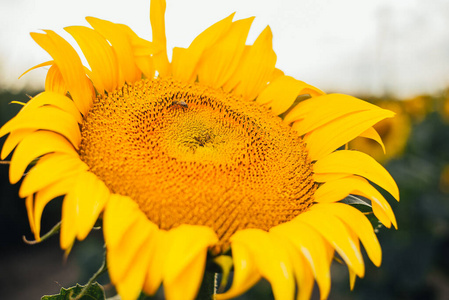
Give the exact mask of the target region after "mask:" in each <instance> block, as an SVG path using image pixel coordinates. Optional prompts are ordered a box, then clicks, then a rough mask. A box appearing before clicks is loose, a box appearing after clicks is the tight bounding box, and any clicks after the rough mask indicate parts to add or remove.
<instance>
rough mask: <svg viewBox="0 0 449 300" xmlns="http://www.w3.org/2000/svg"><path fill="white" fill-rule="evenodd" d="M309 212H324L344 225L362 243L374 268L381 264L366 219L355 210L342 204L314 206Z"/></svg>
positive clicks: (372, 231)
mask: <svg viewBox="0 0 449 300" xmlns="http://www.w3.org/2000/svg"><path fill="white" fill-rule="evenodd" d="M311 210H324V211H326V212H327V213H329V214H332V215H334V216H336V217H337V218H339V219H340V220H341V221H343V222H344V223H346V224H347V225H348V227H349V228H350V229H351V230H352V231H354V233H355V234H356V236H357V237H358V238H359V239H360V241H361V242H362V243H363V246H364V247H365V249H366V252H367V253H368V256H369V258H370V259H371V261H372V262H373V263H374V265H376V266H380V263H381V262H382V250H381V249H380V245H379V241H378V240H377V237H376V235H375V233H374V230H373V226H372V225H371V223H370V222H369V221H368V219H367V218H366V217H365V216H364V215H363V213H361V212H360V211H358V210H357V209H356V208H354V207H352V206H350V205H347V204H343V203H331V204H328V203H326V204H325V203H323V204H315V205H313V206H312V208H311Z"/></svg>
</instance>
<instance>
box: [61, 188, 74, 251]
mask: <svg viewBox="0 0 449 300" xmlns="http://www.w3.org/2000/svg"><path fill="white" fill-rule="evenodd" d="M77 221H78V220H77V217H76V198H75V195H74V194H73V193H71V190H69V191H68V192H67V194H66V195H65V197H64V200H63V202H62V214H61V239H60V241H59V243H60V246H61V249H63V250H67V251H70V249H71V248H72V245H73V243H74V242H75V237H76V228H77ZM66 253H67V252H66Z"/></svg>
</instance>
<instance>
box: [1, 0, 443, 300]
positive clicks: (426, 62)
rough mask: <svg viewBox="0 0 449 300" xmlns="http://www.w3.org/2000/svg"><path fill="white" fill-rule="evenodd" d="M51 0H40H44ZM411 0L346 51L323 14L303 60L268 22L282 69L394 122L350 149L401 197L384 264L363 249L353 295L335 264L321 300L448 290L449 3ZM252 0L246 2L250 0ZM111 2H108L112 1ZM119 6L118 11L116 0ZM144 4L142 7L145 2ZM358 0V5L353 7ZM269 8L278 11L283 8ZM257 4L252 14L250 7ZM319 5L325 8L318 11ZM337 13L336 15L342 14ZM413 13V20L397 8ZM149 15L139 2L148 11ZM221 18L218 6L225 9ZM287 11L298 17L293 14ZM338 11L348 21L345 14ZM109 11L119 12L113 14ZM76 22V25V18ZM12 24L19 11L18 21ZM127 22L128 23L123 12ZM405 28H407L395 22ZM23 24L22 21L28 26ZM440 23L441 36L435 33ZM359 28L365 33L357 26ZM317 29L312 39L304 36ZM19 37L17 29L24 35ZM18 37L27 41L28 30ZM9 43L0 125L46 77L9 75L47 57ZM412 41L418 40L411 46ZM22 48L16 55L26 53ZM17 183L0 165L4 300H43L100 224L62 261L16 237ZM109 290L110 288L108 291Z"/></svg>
mask: <svg viewBox="0 0 449 300" xmlns="http://www.w3.org/2000/svg"><path fill="white" fill-rule="evenodd" d="M0 1H1V2H0V8H1V9H3V12H2V13H0V16H2V14H3V15H5V18H6V13H5V12H6V10H4V9H5V8H7V6H8V5H7V3H6V1H5V0H0ZM168 1H169V0H168ZM18 2H25V6H24V7H27V9H26V10H24V13H26V14H29V15H30V16H34V15H35V14H36V13H35V12H33V11H32V10H33V8H36V7H38V5H37V4H36V2H34V1H18ZM50 2H51V1H44V2H43V3H46V4H47V5H50V4H49V3H50ZM112 2H113V3H115V2H114V1H112ZM194 2H195V1H194ZM196 2H198V1H196ZM234 2H235V3H234ZM234 2H233V3H231V4H229V5H228V6H229V7H228V8H226V9H228V10H229V11H230V12H232V11H235V10H239V7H236V6H238V5H240V4H238V3H237V2H238V1H234ZM240 2H242V1H240ZM250 2H251V1H250ZM309 2H310V1H305V3H309ZM318 2H319V3H321V6H320V5H318V6H314V7H312V8H313V9H311V10H310V7H306V9H305V10H307V9H309V12H310V14H311V15H310V14H309V16H308V17H305V18H306V20H307V21H308V22H312V23H313V20H316V17H317V16H319V15H320V13H319V12H318V11H319V10H320V9H324V11H325V12H326V11H328V10H325V6H326V5H328V4H329V2H328V1H318ZM379 2H382V3H386V2H384V1H379ZM407 2H408V4H407V5H409V6H407V5H406V4H404V3H405V2H404V1H398V2H396V3H402V4H403V6H395V7H391V6H388V5H389V4H388V5H384V6H380V7H379V8H378V9H377V10H376V11H375V13H374V16H375V22H374V24H375V26H376V28H377V29H376V30H375V32H377V34H375V35H374V39H371V40H369V41H367V42H366V44H364V45H365V46H360V47H359V46H355V47H352V48H351V50H347V51H346V50H345V51H346V52H345V51H344V50H343V49H346V48H338V47H339V46H341V45H343V44H344V45H345V46H347V45H352V44H354V45H360V43H358V42H359V41H358V40H360V39H359V36H358V35H357V34H356V32H354V33H353V36H352V38H346V37H344V38H343V37H341V36H340V39H338V38H337V39H334V40H331V41H329V37H330V36H332V35H333V34H334V33H335V34H336V36H337V37H338V31H339V30H338V28H334V30H333V28H332V26H334V25H335V26H338V24H336V23H335V24H331V23H329V24H328V25H327V27H325V28H327V31H328V32H325V31H319V32H316V33H310V32H309V33H308V34H307V37H309V38H311V42H310V44H309V45H308V46H307V47H304V45H303V44H301V43H300V42H299V41H298V42H297V44H298V48H296V50H297V51H300V49H301V47H304V48H307V50H305V52H306V54H307V51H310V48H312V49H316V50H315V51H316V52H317V56H315V57H314V56H310V55H312V53H309V54H310V55H309V56H307V55H304V56H301V55H300V57H301V59H296V60H295V58H291V59H290V58H289V59H290V60H286V59H285V55H287V56H288V55H289V53H290V52H292V48H295V47H292V46H291V45H295V44H294V43H293V42H291V43H292V44H290V45H286V46H284V45H281V46H280V45H279V44H276V41H277V40H276V35H277V34H280V38H279V40H281V42H282V40H283V39H284V38H285V37H286V36H287V37H289V38H290V40H291V41H292V39H293V38H294V37H296V36H299V37H300V36H301V34H300V32H298V31H296V30H293V31H291V32H287V33H286V32H283V31H282V29H285V28H286V27H285V26H289V25H285V24H284V25H283V26H284V27H281V26H280V25H279V24H278V23H277V24H274V25H273V26H272V28H273V31H274V35H275V40H274V43H275V45H277V46H276V47H275V50H276V51H277V54H278V56H279V58H280V59H281V58H282V55H284V58H283V59H284V60H281V61H280V64H281V66H280V67H283V66H287V67H286V68H283V69H284V70H285V69H287V70H286V73H288V74H289V75H293V76H295V77H297V78H298V79H300V80H304V81H306V82H308V83H311V84H314V85H316V86H318V87H319V88H321V89H323V90H325V91H326V92H343V93H349V94H351V95H354V96H357V97H359V98H362V99H365V100H367V101H370V102H372V103H375V104H377V105H379V106H381V107H384V108H387V109H390V110H393V111H395V112H396V114H397V115H396V117H395V118H394V119H389V120H385V121H383V122H381V123H379V124H378V125H377V126H376V129H377V130H378V131H379V133H380V135H381V136H382V138H383V139H384V142H385V146H386V154H384V153H383V152H382V149H381V148H380V146H379V145H377V144H375V143H371V142H370V141H368V140H366V139H363V138H358V139H356V140H354V141H353V142H352V143H351V147H352V148H355V149H359V150H362V151H366V152H368V153H370V154H371V155H373V156H374V157H375V158H376V159H378V160H379V161H381V163H382V164H383V165H384V166H385V167H386V168H387V169H388V170H389V171H390V173H391V174H392V175H393V177H394V178H395V180H396V181H397V183H398V185H399V188H400V192H401V202H400V203H395V202H394V201H390V204H391V205H392V207H393V210H394V212H395V214H396V217H397V220H398V226H399V229H398V230H394V229H386V228H380V230H379V234H378V238H379V240H380V243H381V245H382V250H383V262H382V265H381V267H380V268H376V267H374V266H373V265H372V263H371V262H370V261H369V260H368V258H367V257H366V255H365V262H366V266H367V270H366V275H365V278H363V279H357V282H356V285H355V289H354V291H353V292H350V291H349V279H348V273H347V269H346V267H344V266H341V265H339V264H338V263H334V265H333V267H332V273H333V275H332V290H331V294H330V297H329V299H348V300H351V299H387V300H389V299H416V300H418V299H439V300H445V299H449V32H448V30H447V28H449V27H448V26H447V25H449V22H448V21H447V20H449V18H447V17H448V16H447V14H446V15H444V14H443V12H442V11H444V9H447V10H446V11H447V12H448V13H449V6H448V5H447V3H446V2H444V1H438V0H435V1H431V2H429V5H421V6H416V5H415V4H416V3H417V1H407ZM252 3H253V6H254V3H255V2H254V1H252ZM261 3H262V4H260V6H257V9H258V10H261V7H263V6H264V5H265V6H266V7H269V6H268V5H266V1H262V2H261ZM264 3H265V4H264ZM283 3H284V2H283ZM350 3H355V2H354V1H352V2H351V1H349V0H348V1H346V0H345V1H343V2H342V3H341V5H342V6H343V9H342V11H343V10H349V9H351V8H354V7H353V6H351V5H350ZM233 4H235V5H234V6H233ZM284 4H285V7H286V8H284V10H283V11H281V13H280V14H281V15H282V14H284V15H285V14H288V13H287V11H288V10H289V9H288V5H289V4H291V5H292V6H293V8H294V9H293V10H292V11H295V12H298V13H302V15H300V16H302V17H303V18H304V16H305V15H306V12H301V10H300V9H298V4H297V3H296V4H295V3H293V2H289V1H286V2H285V3H284ZM402 4H401V5H402ZM26 5H28V6H26ZM30 5H31V6H30ZM43 5H44V4H43ZM308 5H312V4H310V3H309V4H308ZM329 5H330V4H329ZM414 5H415V6H414ZM112 6H113V7H114V4H113V5H112ZM115 6H116V8H118V5H115ZM148 6H149V5H147V4H146V6H145V7H148ZM209 6H210V5H209ZM424 6H425V7H424ZM209 8H210V9H212V7H208V9H209ZM355 8H356V9H357V8H358V9H360V7H359V6H356V7H355ZM60 9H61V8H60ZM169 9H172V10H174V9H176V6H175V5H172V6H171V7H170V6H169ZM219 9H222V8H219ZM277 9H278V10H279V7H277ZM296 9H298V10H297V11H296ZM328 9H329V8H328ZM247 10H248V11H251V10H250V9H247ZM0 11H2V10H0ZM258 12H259V11H257V12H253V14H255V15H258ZM325 12H324V13H323V14H325V15H326V13H325ZM81 13H82V14H83V16H84V15H90V14H94V12H92V13H91V12H90V11H88V12H86V11H82V12H81ZM139 13H142V12H140V11H139ZM339 13H341V14H342V12H341V11H340V12H339ZM410 13H412V14H411V15H412V16H415V17H416V18H412V19H410V18H406V17H405V16H406V15H407V14H410ZM147 14H148V11H147V10H146V11H145V15H147ZM329 14H330V13H329ZM226 15H227V14H226V13H221V17H223V16H226ZM246 16H248V15H246ZM442 16H445V17H446V18H445V20H446V21H445V22H446V23H445V22H443V21H441V20H442ZM15 17H17V16H15ZM100 17H103V16H101V15H100ZM277 17H278V18H279V16H277ZM288 17H289V18H293V17H298V15H295V16H293V15H291V14H289V15H288ZM359 17H360V16H359ZM359 17H358V18H357V20H359ZM5 18H2V21H1V22H5V21H4V20H5ZM105 18H106V17H105ZM145 18H147V17H145ZM344 18H346V19H347V18H351V15H350V14H349V15H348V16H345V17H344ZM354 18H356V17H355V16H354ZM404 18H406V21H405V23H404V22H402V23H401V19H404ZM109 19H111V20H117V19H114V18H113V17H111V18H109ZM217 19H218V18H214V20H217ZM78 20H79V22H81V21H82V17H79V19H78ZM145 20H147V19H145ZM256 20H257V19H256ZM262 20H263V21H265V20H268V21H270V20H269V18H268V17H267V18H265V19H264V17H262ZM435 20H437V21H435ZM438 20H439V21H438ZM20 21H21V19H20V18H18V20H16V21H15V22H20ZM131 21H132V20H131ZM170 21H171V22H175V21H176V18H175V17H171V18H170ZM268 21H267V22H268ZM11 22H12V21H11ZM123 22H124V23H126V21H125V20H123ZM167 22H168V20H167ZM420 22H421V23H420ZM47 23H48V22H47V21H45V24H41V23H38V22H37V23H36V21H34V24H33V28H31V29H28V28H25V29H26V30H27V31H31V30H34V31H35V30H36V28H42V27H43V26H46V25H47ZM210 23H211V22H208V23H207V24H210ZM281 23H282V22H281ZM83 24H84V23H83ZM207 24H206V25H207ZM270 24H271V21H270ZM398 24H399V25H398ZM400 24H402V25H400ZM404 24H405V25H404ZM429 24H430V25H429ZM432 24H433V25H432ZM13 25H14V24H13ZM67 25H71V23H63V26H67ZM406 25H407V26H408V27H407V28H406V27H402V26H406ZM177 26H178V27H179V26H180V24H179V23H177ZM60 27H62V26H60ZM131 27H132V28H134V27H133V26H131ZM354 27H357V24H356V23H354V24H352V25H351V26H349V25H348V26H346V27H345V28H347V30H351V28H353V29H354ZM20 28H22V29H23V30H25V29H24V26H22V27H20ZM45 28H53V27H49V26H47V27H45ZM201 28H204V26H202V27H201ZM276 28H278V30H277V31H276ZM311 28H312V25H310V26H308V27H302V29H303V30H310V29H311ZM320 28H321V27H320ZM10 29H11V26H9V27H8V26H6V27H5V26H3V29H0V36H2V35H1V34H3V33H5V32H6V31H7V30H8V31H9V30H10ZM440 29H441V30H442V32H443V33H442V34H441V33H440V34H438V33H437V32H439V31H438V30H440ZM168 30H170V28H169V29H168ZM354 30H355V29H354ZM357 30H362V31H363V28H362V29H360V28H359V29H357ZM280 31H281V32H280ZM198 32H199V31H195V32H194V33H195V34H197V33H198ZM259 32H260V31H259ZM314 34H315V37H314V38H312V37H313V36H314ZM17 35H19V33H17ZM20 35H25V34H24V33H23V32H20ZM5 36H6V35H5ZM320 37H321V39H322V40H321V41H320ZM412 37H413V38H414V39H416V40H417V42H416V44H410V43H409V42H410V40H411V38H412ZM430 37H432V39H431V38H430ZM25 38H27V39H28V40H31V39H30V38H29V36H27V35H26V36H25ZM192 38H193V37H192ZM279 40H278V41H279ZM301 41H302V42H303V41H304V39H301ZM320 42H321V43H322V44H320ZM8 43H9V41H8V40H7V41H6V42H5V43H4V42H2V47H0V73H1V76H0V79H1V80H0V126H1V125H3V124H4V123H5V122H6V121H7V120H9V119H10V118H11V117H13V116H14V115H15V114H16V113H17V112H18V111H19V109H20V107H21V106H20V105H17V104H10V102H11V101H23V102H26V101H28V99H29V97H28V95H30V96H34V95H36V94H37V93H39V92H40V91H41V89H42V88H43V82H44V76H45V75H43V74H44V72H41V71H37V72H41V73H40V75H39V78H38V80H35V81H33V80H30V79H24V81H23V82H24V83H23V84H18V83H16V82H20V81H17V80H16V78H17V77H18V76H19V75H20V74H21V73H22V72H23V71H25V70H26V69H27V68H28V67H31V66H33V65H35V64H38V63H40V62H42V61H44V60H45V58H43V59H40V58H39V59H40V60H39V59H37V58H34V59H32V60H30V57H32V56H33V55H34V54H33V55H32V54H31V53H35V52H39V51H40V52H39V53H41V52H43V51H42V50H41V49H39V48H38V46H37V45H33V43H31V46H30V47H33V49H32V50H31V48H30V50H28V44H26V45H23V47H22V46H21V45H22V44H21V42H20V41H15V42H12V41H11V42H10V44H13V45H14V46H15V48H14V47H12V49H11V52H7V51H5V50H4V49H5V48H6V47H5V44H8ZM421 44H422V45H421ZM320 45H321V46H320ZM416 45H420V46H419V47H418V46H416ZM369 46H371V47H372V49H374V50H375V49H377V50H376V51H374V52H375V53H374V54H373V56H370V55H368V54H367V53H370V52H366V51H367V47H369ZM415 46H416V49H413V47H415ZM19 47H20V48H21V49H20V51H22V52H23V51H24V49H22V48H26V49H25V50H26V51H30V56H28V55H27V54H23V55H21V56H20V57H22V58H20V57H19V58H17V56H18V55H17V53H14V51H16V50H17V49H18V48H19ZM332 47H334V48H332ZM335 47H336V48H337V49H335ZM426 47H427V48H426ZM285 48H287V49H288V51H286V50H285ZM277 49H280V51H278V50H277ZM298 49H299V50H298ZM326 49H327V51H326ZM339 49H340V50H339ZM414 50H417V51H414ZM17 51H18V50H17ZM26 51H25V52H24V53H27V52H26ZM312 51H313V50H312ZM348 51H349V52H348ZM303 53H304V52H303ZM21 59H22V60H23V61H25V62H26V66H23V65H20V64H19V63H18V61H20V60H21ZM303 59H304V60H303ZM11 61H15V62H17V63H15V64H17V65H18V66H16V67H15V68H14V69H11V68H12V67H11ZM306 61H307V62H306ZM323 61H325V63H323ZM313 62H314V63H315V64H316V68H315V72H316V73H311V71H309V70H310V68H313V64H314V63H313ZM289 65H294V67H291V66H289ZM326 66H327V67H326ZM345 66H347V68H346V67H345ZM301 68H303V69H301ZM326 68H327V69H326ZM345 68H346V69H345ZM296 70H304V71H301V72H299V71H296ZM317 74H318V75H317ZM320 74H322V76H321V77H320ZM30 76H34V75H30ZM332 78H334V81H332ZM429 78H430V79H429ZM4 140H5V137H3V138H1V139H0V146H1V145H2V144H3V142H4ZM18 188H19V184H16V185H10V184H9V180H8V166H7V165H0V299H12V300H16V299H17V300H21V299H40V297H41V296H42V295H44V294H54V293H58V292H59V290H60V288H61V287H69V286H72V285H74V284H75V283H76V282H78V283H81V284H84V283H85V282H86V281H87V280H88V279H89V277H90V276H91V275H92V274H93V273H94V272H95V271H96V270H97V269H98V267H99V266H100V264H101V260H102V255H103V254H102V253H103V241H102V234H101V231H93V232H92V233H91V234H90V235H89V237H88V238H87V240H86V241H84V242H82V243H77V244H76V245H75V247H74V249H73V250H72V253H71V254H70V256H69V257H68V259H67V260H64V254H63V252H62V251H61V250H60V249H59V240H58V237H57V236H55V237H53V238H51V239H50V240H48V241H46V242H44V243H41V244H38V245H27V244H26V243H25V242H24V241H23V240H22V236H26V237H27V238H28V239H32V235H31V232H30V229H29V225H28V220H27V216H26V209H25V204H24V200H23V199H20V198H18V196H17V194H18ZM60 209H61V203H60V201H53V202H51V203H50V204H49V205H48V207H47V208H46V209H45V211H44V215H43V219H42V221H43V225H42V232H46V231H48V230H49V229H50V228H51V227H52V226H53V225H54V224H56V223H57V222H58V221H59V218H60ZM100 283H107V276H106V277H102V278H101V280H100ZM106 288H108V287H107V286H106ZM108 291H109V293H112V291H110V289H109V290H108ZM316 291H317V288H315V292H316ZM239 299H272V295H271V291H270V287H269V285H268V283H266V282H263V281H262V282H261V283H259V284H258V285H257V286H256V287H254V288H253V289H252V290H250V291H249V292H248V293H247V294H246V295H244V296H242V297H241V298H239ZM314 299H319V298H318V293H315V294H314Z"/></svg>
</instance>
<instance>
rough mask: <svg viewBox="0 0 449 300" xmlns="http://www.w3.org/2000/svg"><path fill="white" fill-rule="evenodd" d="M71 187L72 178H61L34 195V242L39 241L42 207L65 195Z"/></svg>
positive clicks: (72, 183)
mask: <svg viewBox="0 0 449 300" xmlns="http://www.w3.org/2000/svg"><path fill="white" fill-rule="evenodd" d="M73 185H74V177H67V178H62V179H61V180H59V181H56V182H55V183H53V184H52V185H49V186H47V187H45V188H43V189H42V190H40V191H38V192H37V193H36V197H35V201H34V223H35V225H34V229H35V231H34V237H35V239H36V241H40V231H41V218H42V212H43V211H44V207H45V206H46V205H47V203H48V202H50V201H51V200H53V199H54V198H56V197H58V196H62V195H64V194H67V192H68V191H69V190H71V189H72V187H73Z"/></svg>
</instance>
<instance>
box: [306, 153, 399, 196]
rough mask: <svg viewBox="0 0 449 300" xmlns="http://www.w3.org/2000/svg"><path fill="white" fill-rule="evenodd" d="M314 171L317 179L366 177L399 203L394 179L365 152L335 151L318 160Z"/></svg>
mask: <svg viewBox="0 0 449 300" xmlns="http://www.w3.org/2000/svg"><path fill="white" fill-rule="evenodd" d="M313 170H314V172H315V177H317V176H319V175H320V174H327V173H341V174H356V175H359V176H362V177H365V178H366V179H368V180H370V181H372V182H374V183H375V184H377V185H379V186H380V187H381V188H383V189H384V190H386V191H387V192H389V193H390V194H391V195H392V196H393V197H394V198H395V199H396V200H398V201H399V189H398V186H397V185H396V182H395V181H394V179H393V177H391V175H390V173H388V171H387V170H385V168H384V167H382V166H381V165H380V164H379V163H378V162H376V161H375V160H374V159H373V158H372V157H371V156H369V155H367V154H365V153H363V152H359V151H351V150H340V151H335V152H333V153H331V154H329V155H327V156H326V157H324V158H322V159H320V160H318V161H317V162H316V163H315V165H314V166H313ZM318 181H319V180H318Z"/></svg>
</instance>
